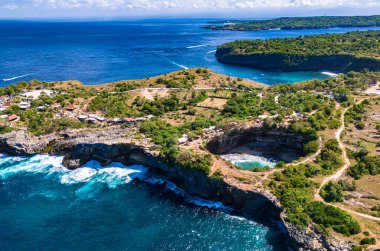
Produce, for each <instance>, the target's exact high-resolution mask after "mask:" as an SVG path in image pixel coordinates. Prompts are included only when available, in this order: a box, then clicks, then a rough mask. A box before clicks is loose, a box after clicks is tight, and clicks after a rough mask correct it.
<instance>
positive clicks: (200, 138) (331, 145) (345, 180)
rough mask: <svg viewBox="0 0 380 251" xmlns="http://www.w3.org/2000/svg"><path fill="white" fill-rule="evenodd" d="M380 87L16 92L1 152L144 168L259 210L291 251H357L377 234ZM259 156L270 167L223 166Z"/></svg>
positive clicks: (314, 83) (309, 84) (336, 80)
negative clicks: (283, 234) (234, 157)
mask: <svg viewBox="0 0 380 251" xmlns="http://www.w3.org/2000/svg"><path fill="white" fill-rule="evenodd" d="M367 53H369V52H367ZM379 80H380V74H379V73H378V72H349V73H347V74H340V75H338V76H335V77H333V78H329V79H326V80H310V81H305V82H302V83H296V84H293V85H289V84H281V85H273V86H266V85H263V84H259V83H255V82H252V81H249V80H245V79H242V78H238V77H231V76H225V75H220V74H215V73H213V72H211V71H210V70H208V69H203V68H199V69H188V70H183V71H179V72H173V73H168V74H165V75H162V76H157V77H151V78H147V79H141V80H129V81H119V82H115V83H109V84H104V85H97V86H84V85H83V84H81V83H80V82H78V81H65V82H40V81H37V80H33V81H31V82H29V83H27V82H20V83H19V84H17V85H11V86H8V87H6V88H0V95H1V96H0V109H1V110H0V152H6V153H9V154H12V155H23V156H25V155H32V154H37V153H50V154H62V155H64V160H63V161H64V164H65V165H66V166H67V167H69V168H71V169H75V168H80V167H81V166H82V165H83V164H85V163H87V162H88V161H90V160H96V161H99V162H100V163H101V164H102V165H107V164H109V163H112V162H121V163H123V164H124V165H131V164H140V165H144V166H147V167H149V168H150V170H152V171H155V172H158V173H159V174H160V175H164V176H165V177H167V178H168V179H170V180H171V181H173V182H174V183H175V184H176V185H178V186H179V187H180V188H181V189H183V190H185V191H186V192H187V193H189V194H191V195H195V196H199V197H202V198H205V199H208V200H214V201H221V202H222V203H224V204H225V205H227V206H228V207H233V208H234V209H237V210H239V211H240V212H241V213H242V214H244V212H252V210H253V209H255V210H258V209H261V210H265V211H266V212H268V213H267V217H272V218H273V220H275V221H277V222H278V223H279V224H280V225H282V226H283V227H284V229H286V230H287V233H288V236H289V241H290V242H291V243H292V244H293V245H294V247H295V249H297V250H298V249H301V248H302V249H304V250H362V249H363V248H366V247H368V246H373V245H376V234H375V233H378V232H379V231H380V228H379V225H376V224H375V223H376V222H380V209H379V206H378V201H379V198H378V197H376V196H378V195H377V194H378V189H376V188H377V187H378V186H377V185H376V184H378V183H376V182H378V181H379V178H380V176H379V174H380V168H379V166H380V158H379V154H378V153H379V151H380V144H379V142H378V135H379V129H380V125H379V122H378V116H379V114H380V108H379V95H380V87H379ZM361 139H365V142H364V141H363V140H361ZM343 142H344V143H343ZM252 150H255V151H252ZM258 150H259V152H260V155H259V156H266V158H268V157H269V158H271V156H276V157H275V158H276V164H275V165H274V167H273V166H272V167H270V166H264V167H260V166H256V167H255V168H252V169H250V170H240V169H239V168H238V167H237V166H235V165H234V163H233V162H232V161H231V162H230V160H228V159H225V158H224V157H223V155H224V154H228V153H237V152H239V151H240V152H241V153H250V151H251V152H252V153H251V154H252V155H254V154H258V153H255V152H257V151H258ZM290 156H293V157H290ZM354 180H356V181H354ZM367 184H370V185H368V186H367ZM371 184H372V185H371ZM352 200H355V202H356V203H355V204H350V202H351V201H352ZM370 231H371V232H370ZM354 248H355V249H354Z"/></svg>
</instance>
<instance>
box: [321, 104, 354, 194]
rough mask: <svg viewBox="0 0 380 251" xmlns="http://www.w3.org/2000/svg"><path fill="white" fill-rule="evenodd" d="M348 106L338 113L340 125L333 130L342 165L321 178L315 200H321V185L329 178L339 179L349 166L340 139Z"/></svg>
mask: <svg viewBox="0 0 380 251" xmlns="http://www.w3.org/2000/svg"><path fill="white" fill-rule="evenodd" d="M350 108H351V106H350V107H347V108H346V109H344V110H343V112H342V114H341V115H340V123H341V125H340V127H339V129H338V130H337V131H336V132H335V138H336V140H337V141H338V143H339V148H340V149H341V150H342V158H343V165H342V167H341V168H339V170H338V171H337V172H336V173H334V174H333V175H331V176H327V177H325V178H324V179H323V180H322V182H321V185H320V186H319V188H318V189H317V192H316V193H315V195H314V198H315V199H316V200H319V201H323V199H322V197H321V196H320V195H319V193H320V191H321V189H322V187H323V186H324V185H326V183H328V182H329V181H331V180H337V179H339V178H340V177H341V176H342V175H343V173H344V172H345V171H346V170H347V169H348V168H349V167H350V160H349V159H348V158H347V152H346V148H345V147H344V144H343V142H342V140H341V134H342V132H343V131H344V129H345V124H344V116H345V114H346V112H347V110H348V109H350Z"/></svg>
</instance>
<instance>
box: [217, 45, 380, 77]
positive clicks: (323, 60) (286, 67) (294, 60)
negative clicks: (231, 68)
mask: <svg viewBox="0 0 380 251" xmlns="http://www.w3.org/2000/svg"><path fill="white" fill-rule="evenodd" d="M215 55H216V57H217V59H218V61H219V62H221V63H224V64H232V65H241V66H248V67H253V68H257V69H262V70H267V71H284V72H290V71H321V70H330V71H335V72H349V71H361V70H363V65H364V66H365V68H366V69H368V70H370V71H379V70H380V60H378V59H372V58H361V57H354V56H350V55H321V56H308V55H288V54H286V53H255V54H240V53H236V52H234V51H233V50H232V48H225V47H222V48H218V50H217V51H216V54H215Z"/></svg>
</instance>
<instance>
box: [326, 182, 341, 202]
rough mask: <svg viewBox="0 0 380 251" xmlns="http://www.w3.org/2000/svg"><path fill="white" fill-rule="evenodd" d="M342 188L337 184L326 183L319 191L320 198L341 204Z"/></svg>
mask: <svg viewBox="0 0 380 251" xmlns="http://www.w3.org/2000/svg"><path fill="white" fill-rule="evenodd" d="M342 191H343V188H342V187H341V186H340V185H339V184H338V183H337V182H332V181H330V182H328V183H327V184H326V185H324V186H323V187H322V189H321V192H320V194H321V196H322V198H323V199H324V200H325V201H327V202H342V201H343V194H342Z"/></svg>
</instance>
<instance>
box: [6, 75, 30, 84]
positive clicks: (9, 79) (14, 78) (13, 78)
mask: <svg viewBox="0 0 380 251" xmlns="http://www.w3.org/2000/svg"><path fill="white" fill-rule="evenodd" d="M33 74H34V73H29V74H25V75H20V76H16V77H12V78H3V82H8V81H12V80H16V79H19V78H23V77H28V76H30V75H33Z"/></svg>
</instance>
